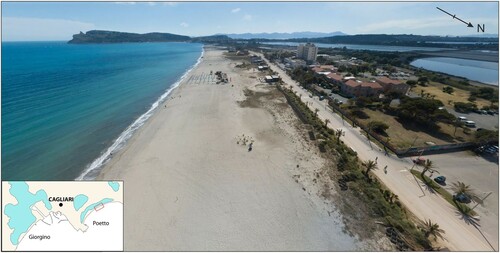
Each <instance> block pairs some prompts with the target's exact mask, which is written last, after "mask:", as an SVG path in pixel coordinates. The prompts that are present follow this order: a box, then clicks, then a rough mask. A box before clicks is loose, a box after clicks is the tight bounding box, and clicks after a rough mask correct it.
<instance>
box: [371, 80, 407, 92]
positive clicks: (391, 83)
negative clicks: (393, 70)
mask: <svg viewBox="0 0 500 253" xmlns="http://www.w3.org/2000/svg"><path fill="white" fill-rule="evenodd" d="M376 81H377V83H379V84H380V85H382V87H383V88H384V92H391V91H393V92H397V93H400V94H403V95H406V93H408V91H409V90H410V85H408V84H406V83H403V82H401V81H399V80H394V79H390V78H388V77H385V76H382V77H379V78H377V79H376Z"/></svg>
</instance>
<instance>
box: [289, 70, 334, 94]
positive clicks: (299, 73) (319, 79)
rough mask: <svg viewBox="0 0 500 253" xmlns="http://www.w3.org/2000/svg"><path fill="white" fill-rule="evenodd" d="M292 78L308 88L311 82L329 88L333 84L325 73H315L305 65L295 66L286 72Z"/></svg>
mask: <svg viewBox="0 0 500 253" xmlns="http://www.w3.org/2000/svg"><path fill="white" fill-rule="evenodd" d="M288 74H289V75H290V76H291V77H292V79H293V80H295V81H297V82H299V83H300V85H302V86H303V87H306V88H310V86H311V85H312V84H320V85H321V86H322V87H323V88H327V89H331V88H332V87H333V85H332V84H331V83H330V80H329V79H328V77H326V76H325V75H317V74H316V73H314V71H312V70H310V69H309V68H307V67H303V68H295V69H294V70H292V71H290V72H289V73H288Z"/></svg>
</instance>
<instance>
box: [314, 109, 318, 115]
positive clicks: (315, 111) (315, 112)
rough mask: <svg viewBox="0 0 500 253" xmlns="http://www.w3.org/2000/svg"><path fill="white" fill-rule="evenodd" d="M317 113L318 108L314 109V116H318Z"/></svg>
mask: <svg viewBox="0 0 500 253" xmlns="http://www.w3.org/2000/svg"><path fill="white" fill-rule="evenodd" d="M318 112H319V109H318V108H314V115H315V116H318Z"/></svg>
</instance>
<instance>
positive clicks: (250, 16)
mask: <svg viewBox="0 0 500 253" xmlns="http://www.w3.org/2000/svg"><path fill="white" fill-rule="evenodd" d="M243 20H245V21H251V20H252V15H250V14H245V16H243Z"/></svg>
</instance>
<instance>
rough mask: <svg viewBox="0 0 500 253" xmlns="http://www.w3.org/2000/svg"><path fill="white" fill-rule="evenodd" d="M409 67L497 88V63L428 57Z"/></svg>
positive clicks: (412, 63)
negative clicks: (462, 78)
mask: <svg viewBox="0 0 500 253" xmlns="http://www.w3.org/2000/svg"><path fill="white" fill-rule="evenodd" d="M410 65H412V66H414V67H417V68H424V69H427V70H431V71H436V72H442V73H445V74H449V75H453V76H459V77H464V78H467V79H469V80H473V81H478V82H482V83H485V84H490V85H496V86H498V62H487V61H476V60H466V59H456V58H448V57H429V58H422V59H418V60H415V61H413V62H411V63H410Z"/></svg>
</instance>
